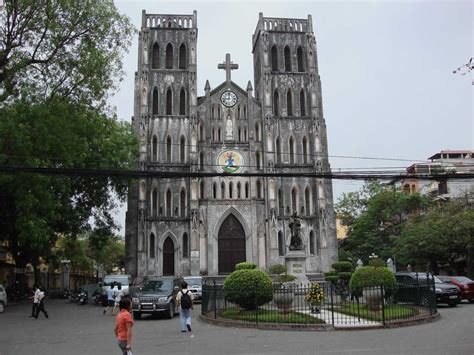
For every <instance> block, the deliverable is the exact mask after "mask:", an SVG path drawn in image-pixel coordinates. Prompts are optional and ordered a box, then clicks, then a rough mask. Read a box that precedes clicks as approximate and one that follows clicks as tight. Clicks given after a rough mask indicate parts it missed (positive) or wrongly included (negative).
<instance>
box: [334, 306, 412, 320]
mask: <svg viewBox="0 0 474 355" xmlns="http://www.w3.org/2000/svg"><path fill="white" fill-rule="evenodd" d="M334 311H335V312H339V313H343V314H347V315H350V316H355V317H361V318H365V319H368V320H374V321H382V309H380V310H378V311H370V310H369V309H368V308H367V306H366V305H362V304H359V306H357V304H355V303H347V304H344V305H342V306H341V307H334ZM417 313H418V311H417V310H416V309H414V308H413V307H409V306H401V305H398V304H390V305H385V320H386V321H387V320H394V319H400V318H402V319H403V318H408V317H412V316H414V315H416V314H417Z"/></svg>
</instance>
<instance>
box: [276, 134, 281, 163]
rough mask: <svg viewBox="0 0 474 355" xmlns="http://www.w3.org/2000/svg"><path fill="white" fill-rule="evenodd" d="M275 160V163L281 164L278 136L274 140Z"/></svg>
mask: <svg viewBox="0 0 474 355" xmlns="http://www.w3.org/2000/svg"><path fill="white" fill-rule="evenodd" d="M276 153H277V154H276V161H277V164H281V141H280V137H278V138H277V140H276Z"/></svg>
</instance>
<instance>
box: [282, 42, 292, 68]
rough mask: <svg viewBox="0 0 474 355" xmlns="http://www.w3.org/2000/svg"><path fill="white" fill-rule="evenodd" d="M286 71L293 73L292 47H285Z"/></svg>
mask: <svg viewBox="0 0 474 355" xmlns="http://www.w3.org/2000/svg"><path fill="white" fill-rule="evenodd" d="M284 53H285V71H291V52H290V47H288V46H286V47H285V52H284Z"/></svg>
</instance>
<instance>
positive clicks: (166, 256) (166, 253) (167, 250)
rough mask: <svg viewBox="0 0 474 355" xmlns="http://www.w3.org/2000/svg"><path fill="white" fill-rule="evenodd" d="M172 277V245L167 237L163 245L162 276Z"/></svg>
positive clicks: (171, 241)
mask: <svg viewBox="0 0 474 355" xmlns="http://www.w3.org/2000/svg"><path fill="white" fill-rule="evenodd" d="M173 275H174V243H173V240H172V239H171V238H170V237H168V238H166V240H165V242H164V243H163V276H173Z"/></svg>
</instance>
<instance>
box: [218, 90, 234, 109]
mask: <svg viewBox="0 0 474 355" xmlns="http://www.w3.org/2000/svg"><path fill="white" fill-rule="evenodd" d="M221 102H222V103H223V104H224V106H226V107H232V106H234V105H235V104H236V103H237V95H236V94H235V92H233V91H230V90H229V91H225V92H223V93H222V95H221Z"/></svg>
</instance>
